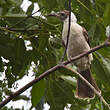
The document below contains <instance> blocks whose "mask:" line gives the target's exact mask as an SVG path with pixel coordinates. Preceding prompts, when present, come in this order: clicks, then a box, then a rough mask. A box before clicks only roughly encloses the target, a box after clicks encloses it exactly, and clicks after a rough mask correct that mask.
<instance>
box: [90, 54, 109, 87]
mask: <svg viewBox="0 0 110 110" xmlns="http://www.w3.org/2000/svg"><path fill="white" fill-rule="evenodd" d="M107 68H108V63H107V62H106V60H105V59H104V58H102V56H101V55H100V54H99V53H98V54H95V56H94V60H93V64H92V69H93V71H94V72H95V73H96V75H97V78H98V79H99V80H100V82H102V84H104V85H105V86H106V87H107V88H108V89H110V88H109V86H108V85H109V84H110V80H109V77H110V73H108V72H107V71H108V70H107Z"/></svg>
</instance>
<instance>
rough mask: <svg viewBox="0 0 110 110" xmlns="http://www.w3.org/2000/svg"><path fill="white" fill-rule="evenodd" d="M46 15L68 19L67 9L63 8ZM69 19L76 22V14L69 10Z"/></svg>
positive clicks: (63, 19)
mask: <svg viewBox="0 0 110 110" xmlns="http://www.w3.org/2000/svg"><path fill="white" fill-rule="evenodd" d="M48 16H55V17H57V18H59V19H60V20H62V21H64V22H65V21H69V11H68V10H63V11H59V12H56V13H51V14H49V15H48ZM71 21H73V22H77V19H76V16H75V15H74V13H73V12H71Z"/></svg>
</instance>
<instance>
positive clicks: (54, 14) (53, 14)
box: [47, 12, 60, 17]
mask: <svg viewBox="0 0 110 110" xmlns="http://www.w3.org/2000/svg"><path fill="white" fill-rule="evenodd" d="M47 16H55V17H60V15H59V12H57V13H50V14H48V15H47Z"/></svg>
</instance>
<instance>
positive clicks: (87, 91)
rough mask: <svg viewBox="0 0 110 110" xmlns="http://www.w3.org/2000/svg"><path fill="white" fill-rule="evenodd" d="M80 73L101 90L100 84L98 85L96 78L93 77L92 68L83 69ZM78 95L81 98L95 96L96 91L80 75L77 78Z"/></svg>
mask: <svg viewBox="0 0 110 110" xmlns="http://www.w3.org/2000/svg"><path fill="white" fill-rule="evenodd" d="M80 74H81V75H82V76H83V77H84V78H85V79H86V80H87V81H88V82H89V83H90V84H91V85H92V86H94V88H95V89H96V90H97V91H99V92H100V89H99V88H98V86H97V85H96V82H95V80H94V79H93V77H92V76H91V72H90V69H87V70H85V71H81V72H80ZM76 95H77V97H79V98H83V99H86V98H94V96H95V93H94V91H93V90H92V89H91V88H90V87H89V86H88V85H87V84H86V83H85V82H84V81H83V80H82V79H81V78H80V77H78V80H77V91H76Z"/></svg>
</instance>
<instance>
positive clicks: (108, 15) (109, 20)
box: [104, 3, 110, 26]
mask: <svg viewBox="0 0 110 110" xmlns="http://www.w3.org/2000/svg"><path fill="white" fill-rule="evenodd" d="M104 22H105V25H106V26H107V25H109V24H110V3H108V4H107V5H106V10H105V12H104Z"/></svg>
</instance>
